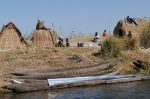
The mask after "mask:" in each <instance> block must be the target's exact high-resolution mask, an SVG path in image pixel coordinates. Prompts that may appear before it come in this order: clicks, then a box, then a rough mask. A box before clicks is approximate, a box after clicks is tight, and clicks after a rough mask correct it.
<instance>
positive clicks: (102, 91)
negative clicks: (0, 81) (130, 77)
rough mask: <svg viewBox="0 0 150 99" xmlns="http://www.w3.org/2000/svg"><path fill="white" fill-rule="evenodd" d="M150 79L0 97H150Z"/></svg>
mask: <svg viewBox="0 0 150 99" xmlns="http://www.w3.org/2000/svg"><path fill="white" fill-rule="evenodd" d="M149 94H150V81H145V82H132V83H121V84H112V85H101V86H96V87H88V88H73V89H65V90H56V91H53V92H47V91H43V92H32V93H24V94H7V95H6V94H5V95H0V99H150V95H149Z"/></svg>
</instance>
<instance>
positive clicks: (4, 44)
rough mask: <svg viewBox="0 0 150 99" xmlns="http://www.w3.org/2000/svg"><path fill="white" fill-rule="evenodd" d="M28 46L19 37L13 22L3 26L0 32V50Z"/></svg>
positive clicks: (20, 36) (19, 33)
mask: <svg viewBox="0 0 150 99" xmlns="http://www.w3.org/2000/svg"><path fill="white" fill-rule="evenodd" d="M27 45H28V44H27V43H26V41H25V40H24V38H23V37H22V35H21V32H20V30H19V29H18V28H17V27H16V26H15V25H14V23H13V22H9V23H8V24H7V25H5V26H3V28H2V30H1V32H0V48H1V49H15V48H23V47H26V46H27Z"/></svg>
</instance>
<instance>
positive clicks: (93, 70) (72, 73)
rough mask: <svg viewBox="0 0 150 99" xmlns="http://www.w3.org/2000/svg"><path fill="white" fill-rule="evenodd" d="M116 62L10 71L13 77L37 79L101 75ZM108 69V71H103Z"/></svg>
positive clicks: (114, 60) (116, 60) (115, 60)
mask: <svg viewBox="0 0 150 99" xmlns="http://www.w3.org/2000/svg"><path fill="white" fill-rule="evenodd" d="M117 62H118V59H113V60H109V61H106V62H105V63H102V64H99V65H94V66H86V67H79V68H68V69H63V70H61V69H59V70H55V71H49V72H46V73H45V72H33V73H12V74H13V75H15V76H13V77H15V78H18V79H39V80H46V79H48V78H62V77H76V76H88V75H103V74H107V73H109V72H111V70H109V69H112V68H113V67H114V66H115V65H116V64H117ZM105 70H108V71H105Z"/></svg>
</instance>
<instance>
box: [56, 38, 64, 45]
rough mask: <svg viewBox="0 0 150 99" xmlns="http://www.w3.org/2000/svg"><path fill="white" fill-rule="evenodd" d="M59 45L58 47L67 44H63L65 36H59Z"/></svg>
mask: <svg viewBox="0 0 150 99" xmlns="http://www.w3.org/2000/svg"><path fill="white" fill-rule="evenodd" d="M57 46H58V47H65V45H64V44H63V38H62V37H59V41H58V43H57Z"/></svg>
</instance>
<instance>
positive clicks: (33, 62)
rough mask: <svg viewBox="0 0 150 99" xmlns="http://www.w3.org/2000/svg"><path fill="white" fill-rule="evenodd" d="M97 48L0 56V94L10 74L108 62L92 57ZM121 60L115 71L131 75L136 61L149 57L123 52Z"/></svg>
mask: <svg viewBox="0 0 150 99" xmlns="http://www.w3.org/2000/svg"><path fill="white" fill-rule="evenodd" d="M98 50H99V48H52V49H46V48H29V49H22V50H19V49H17V50H12V51H5V52H0V68H1V69H0V78H1V80H0V92H1V93H2V92H9V91H8V90H4V89H3V88H2V87H4V86H6V85H8V84H10V77H11V75H10V73H11V72H14V71H30V70H39V69H40V70H47V69H49V70H50V69H61V68H68V67H69V68H70V67H84V66H89V65H94V64H98V63H101V62H103V61H105V60H107V59H108V58H103V57H95V56H94V55H93V53H96V52H97V51H98ZM121 57H122V58H123V59H122V60H121V61H119V62H118V65H117V66H116V67H115V68H117V69H121V70H122V73H127V72H130V71H133V64H132V62H133V61H134V60H136V59H141V60H149V59H150V53H148V52H147V53H145V52H143V51H140V50H136V51H127V52H123V54H122V56H121Z"/></svg>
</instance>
